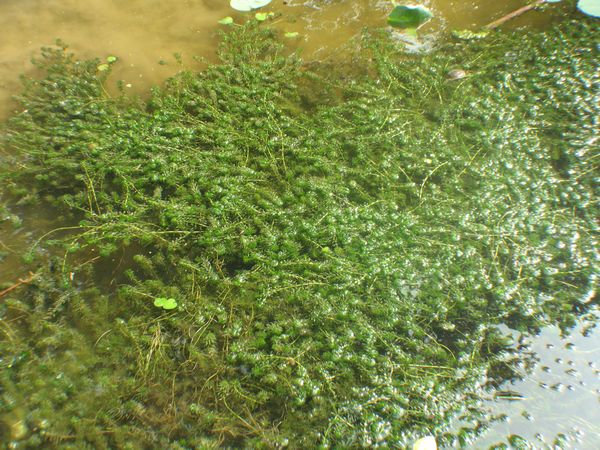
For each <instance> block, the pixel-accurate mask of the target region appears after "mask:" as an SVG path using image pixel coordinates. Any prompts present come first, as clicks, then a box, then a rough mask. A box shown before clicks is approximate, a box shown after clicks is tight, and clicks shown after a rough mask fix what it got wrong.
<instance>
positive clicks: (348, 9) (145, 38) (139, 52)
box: [0, 0, 558, 118]
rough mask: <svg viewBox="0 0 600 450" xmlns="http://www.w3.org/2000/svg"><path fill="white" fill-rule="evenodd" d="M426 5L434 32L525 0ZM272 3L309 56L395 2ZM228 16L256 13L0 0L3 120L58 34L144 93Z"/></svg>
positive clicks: (374, 20) (538, 20)
mask: <svg viewBox="0 0 600 450" xmlns="http://www.w3.org/2000/svg"><path fill="white" fill-rule="evenodd" d="M423 3H424V4H426V5H428V6H429V7H430V8H431V9H432V10H433V11H434V14H435V18H434V20H432V21H431V22H430V23H429V24H427V25H425V26H424V27H423V30H424V32H435V31H436V30H439V29H441V28H447V27H449V28H460V29H462V28H471V29H475V28H478V27H480V26H482V25H484V24H486V23H488V22H490V21H492V20H494V19H496V18H498V17H501V16H502V15H504V14H506V13H508V12H510V11H513V10H514V9H516V8H518V7H520V6H522V4H523V3H524V2H523V1H521V0H507V1H504V2H498V1H494V0H478V1H449V0H430V1H426V2H423ZM267 9H268V10H269V11H273V12H276V13H281V16H280V17H278V18H277V19H276V22H277V26H278V27H280V28H281V29H282V30H284V31H297V32H299V33H300V35H299V37H298V39H297V40H296V41H297V45H298V47H299V48H302V49H303V50H304V55H305V56H307V57H315V56H317V57H319V56H323V55H325V54H327V53H328V52H329V51H330V50H332V49H336V48H337V47H339V46H341V45H343V44H344V43H345V42H347V41H348V40H349V39H350V38H351V37H352V36H355V35H357V34H358V33H360V32H361V30H362V29H363V27H365V26H380V25H381V24H384V23H385V19H386V15H387V13H388V12H389V11H390V2H385V1H379V0H354V1H339V0H328V1H301V0H288V1H281V0H275V1H274V2H273V3H271V5H269V6H268V7H267V8H265V10H267ZM557 11H558V7H553V8H552V10H551V11H544V12H530V13H527V15H526V16H525V17H522V18H519V19H517V20H515V21H514V22H512V23H511V26H520V25H525V24H527V25H528V26H532V25H534V24H535V25H538V24H543V23H546V22H547V21H549V20H551V19H553V18H556V17H557ZM228 15H231V16H233V17H234V18H235V20H236V21H237V22H238V23H239V22H242V21H244V20H247V18H249V17H252V14H251V13H246V14H244V13H237V12H236V11H233V10H232V9H231V8H230V7H229V5H228V2H227V1H226V0H180V1H177V2H164V1H157V0H149V1H148V0H146V1H141V0H132V1H129V2H117V1H115V0H96V1H94V2H81V1H78V0H44V1H42V0H5V1H3V2H1V3H0V28H1V29H2V35H3V38H2V41H1V43H0V53H1V54H2V60H1V62H0V118H3V117H6V116H7V115H8V114H9V112H11V111H13V110H14V109H15V104H14V103H13V102H11V101H10V98H11V96H12V95H13V94H14V93H15V92H18V89H19V74H21V73H28V72H30V71H31V69H32V66H31V63H30V60H31V58H32V57H33V56H35V55H36V54H37V53H38V51H39V49H40V47H42V46H47V45H51V44H53V43H54V42H55V40H56V39H61V40H62V41H64V42H65V43H67V44H68V45H69V46H70V47H71V48H72V50H74V51H75V52H77V53H78V54H79V55H81V56H83V57H92V56H93V57H104V56H107V55H109V54H110V55H117V56H118V57H119V58H120V59H121V63H120V64H119V65H118V67H117V69H116V70H115V79H117V78H118V79H122V80H123V81H124V82H125V84H126V85H130V87H129V89H130V90H131V91H133V92H144V91H145V90H146V89H147V88H148V87H149V86H151V85H154V84H157V83H160V82H161V81H163V80H164V79H165V78H166V77H168V76H170V75H173V74H174V73H175V72H177V71H178V69H179V66H178V64H177V63H176V62H175V59H174V58H173V54H174V53H176V52H177V53H181V54H182V56H183V58H184V63H186V64H192V63H193V60H192V56H196V55H197V56H201V57H207V58H211V57H213V56H214V51H215V47H216V45H217V41H218V40H217V37H216V31H217V30H218V29H219V27H220V25H219V24H218V23H217V21H218V20H219V19H221V18H223V17H225V16H228ZM161 61H162V63H161ZM165 63H166V64H165Z"/></svg>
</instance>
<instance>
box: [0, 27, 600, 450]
mask: <svg viewBox="0 0 600 450" xmlns="http://www.w3.org/2000/svg"><path fill="white" fill-rule="evenodd" d="M597 33H598V29H597V26H596V25H594V24H586V23H579V24H563V25H560V26H559V27H557V29H555V30H553V31H550V32H547V33H523V32H519V33H515V34H510V35H500V34H498V35H492V36H489V37H487V38H485V39H482V40H478V41H474V42H470V43H452V42H450V43H447V44H445V45H444V46H443V47H442V48H440V49H439V50H438V51H437V52H435V53H433V54H430V55H427V56H407V55H405V54H402V53H401V52H400V51H399V50H398V48H397V47H396V45H395V44H394V43H393V42H392V41H391V40H390V39H389V37H388V36H387V35H386V34H383V33H381V34H380V33H378V32H373V33H370V34H369V33H367V34H365V36H364V37H363V39H362V40H361V41H360V42H359V43H358V44H359V45H358V46H359V49H358V50H357V51H356V52H355V53H354V54H353V56H352V61H349V62H348V63H347V64H345V65H344V64H341V65H337V66H331V65H328V64H326V63H314V64H310V65H304V64H302V63H301V61H300V60H299V59H298V58H297V57H296V56H294V55H291V56H288V54H287V53H286V52H285V49H284V48H282V47H281V46H280V45H279V44H278V41H277V37H276V36H275V35H274V34H273V32H272V31H269V30H266V29H262V28H260V27H257V26H255V25H248V26H244V27H238V28H236V29H234V30H232V31H231V33H229V34H226V35H224V36H223V44H222V48H221V51H220V57H221V61H222V62H221V63H220V64H216V65H212V66H210V67H209V68H207V69H205V70H202V71H191V70H190V71H184V72H183V73H181V74H180V75H178V76H176V77H175V78H173V79H171V80H169V81H168V82H167V83H166V84H165V86H164V87H162V88H157V89H155V90H154V91H153V92H152V95H151V97H150V99H149V100H147V101H141V100H140V101H131V100H130V99H127V98H126V97H124V96H123V97H111V96H109V95H108V94H107V92H106V91H105V89H104V84H105V83H106V82H107V76H108V72H109V70H106V69H107V65H106V64H101V61H99V60H91V61H81V60H78V59H76V58H75V57H74V56H73V55H71V54H70V53H68V51H67V50H66V49H64V48H61V47H58V48H52V49H51V48H48V49H44V50H43V53H42V58H41V59H39V60H38V61H37V64H38V67H39V68H40V70H41V72H43V73H44V74H45V75H44V76H43V77H42V78H40V79H26V80H25V88H24V91H23V93H22V95H21V96H20V97H19V100H20V102H21V105H22V107H23V112H22V113H20V114H18V115H16V116H15V117H13V118H12V119H11V120H10V122H9V124H8V126H7V129H6V131H5V133H4V140H5V148H6V152H5V153H4V156H3V161H4V163H3V168H2V175H1V176H2V179H1V182H2V185H3V186H4V187H6V188H7V190H9V191H10V192H11V195H12V197H11V198H12V199H17V200H18V201H19V202H20V203H21V204H29V205H34V207H41V206H44V207H51V208H54V210H55V211H56V213H57V214H61V215H63V216H65V217H70V218H71V219H70V221H71V225H70V226H69V227H62V229H61V230H57V231H56V232H55V233H50V234H49V235H48V236H47V237H45V238H44V239H42V240H41V241H40V242H39V243H38V245H37V246H36V249H37V250H34V251H32V253H31V255H29V256H30V259H31V264H32V267H33V270H34V273H36V274H37V277H36V278H35V279H34V280H32V281H31V282H30V283H28V284H27V286H22V287H20V288H19V289H15V290H13V291H11V293H9V294H8V295H6V296H5V297H4V298H2V299H1V301H2V303H1V305H0V318H1V319H2V329H1V330H0V331H1V335H2V341H0V349H1V354H2V360H1V361H0V364H1V368H2V370H1V371H0V386H1V388H0V389H1V391H0V413H1V417H2V420H1V423H2V427H3V428H2V430H1V433H2V440H4V441H11V440H12V441H13V443H14V446H15V448H27V447H28V446H29V447H32V446H34V447H35V446H40V445H42V444H44V445H46V446H48V447H53V446H55V447H60V448H210V447H218V446H223V447H227V446H229V447H235V448H244V447H245V448H271V447H283V446H288V447H289V448H298V449H300V448H302V449H304V448H315V447H318V446H320V447H323V448H359V447H374V446H381V447H402V446H404V445H408V444H410V443H411V442H412V441H413V440H414V438H415V437H418V436H422V435H424V434H434V435H436V436H437V437H438V440H439V441H440V442H446V443H448V442H452V441H453V440H456V439H458V440H459V441H460V442H467V441H468V439H469V437H470V436H472V435H474V434H476V433H478V432H481V431H482V430H483V429H484V428H485V426H486V424H487V423H488V421H489V420H490V418H489V417H485V416H484V415H482V414H481V413H479V412H478V402H480V399H481V397H482V396H483V395H484V394H485V388H486V387H487V386H493V385H494V384H496V383H498V382H500V381H502V380H504V379H506V377H510V376H511V373H512V372H511V370H510V361H511V358H512V356H511V353H510V352H509V350H508V347H507V342H508V341H507V338H506V337H505V336H504V335H503V333H502V331H501V329H502V328H501V327H499V325H500V324H507V325H509V326H510V327H512V328H514V329H518V330H523V331H535V330H536V329H538V328H539V327H540V326H543V325H545V324H547V323H558V324H560V325H561V326H563V327H568V326H570V325H572V324H573V323H574V320H575V318H576V317H577V316H578V315H581V314H583V313H585V312H586V311H588V310H589V308H591V307H592V305H593V304H594V303H595V298H594V297H593V295H590V292H593V286H594V279H595V276H596V275H597V272H598V266H597V255H596V254H595V253H594V243H595V241H594V239H595V238H596V236H597V231H598V226H597V223H596V221H595V218H596V217H597V214H598V208H597V203H596V200H595V198H594V196H595V194H596V193H597V192H594V189H597V184H596V185H594V182H595V181H597V177H598V172H597V170H596V168H597V156H598V155H597V152H596V150H597V149H596V147H595V140H596V139H597V137H596V136H595V133H597V131H598V130H597V122H596V121H597V118H598V117H600V114H599V113H600V111H598V102H597V100H598V99H597V97H595V96H596V95H597V92H598V89H597V87H598V71H597V66H596V61H597V60H598V59H597V56H598V55H597V54H596V48H595V39H596V38H597V36H598V34H597ZM100 66H102V67H101V70H99V67H100ZM451 69H461V70H464V71H465V74H466V76H465V77H463V78H461V79H458V80H457V79H449V78H448V75H447V73H448V71H449V70H451ZM595 158H596V159H595ZM50 239H52V240H53V241H54V242H55V243H58V244H60V245H61V246H62V248H64V251H62V252H61V253H60V254H59V256H54V257H44V255H45V252H40V251H39V249H40V248H44V247H47V246H48V245H49V244H50V242H49V240H50ZM63 253H64V256H63ZM55 254H56V253H55ZM90 261H94V262H93V263H92V262H90ZM157 299H159V300H157ZM167 305H168V308H167V307H166V306H167ZM453 417H463V418H466V419H468V420H469V422H468V423H469V426H468V427H465V428H463V429H462V430H461V431H460V432H459V433H458V434H456V433H446V432H447V431H448V426H449V423H450V421H451V419H452V418H453Z"/></svg>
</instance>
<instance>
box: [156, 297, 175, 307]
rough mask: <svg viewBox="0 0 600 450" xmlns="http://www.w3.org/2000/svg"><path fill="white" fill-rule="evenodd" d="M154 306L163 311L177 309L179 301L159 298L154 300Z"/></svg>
mask: <svg viewBox="0 0 600 450" xmlns="http://www.w3.org/2000/svg"><path fill="white" fill-rule="evenodd" d="M154 306H156V307H158V308H162V309H166V310H169V309H175V308H177V301H176V300H175V299H174V298H165V297H158V298H155V299H154Z"/></svg>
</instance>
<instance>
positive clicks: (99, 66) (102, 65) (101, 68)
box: [96, 64, 109, 72]
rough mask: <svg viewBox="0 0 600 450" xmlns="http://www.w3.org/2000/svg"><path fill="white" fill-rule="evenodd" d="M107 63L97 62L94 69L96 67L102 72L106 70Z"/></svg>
mask: <svg viewBox="0 0 600 450" xmlns="http://www.w3.org/2000/svg"><path fill="white" fill-rule="evenodd" d="M108 67H109V66H108V64H98V66H97V67H96V69H98V72H104V71H106V70H108Z"/></svg>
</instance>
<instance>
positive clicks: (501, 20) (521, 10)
mask: <svg viewBox="0 0 600 450" xmlns="http://www.w3.org/2000/svg"><path fill="white" fill-rule="evenodd" d="M543 3H546V0H536V1H535V2H533V3H530V4H529V5H526V6H523V7H522V8H519V9H517V10H516V11H513V12H511V13H509V14H507V15H505V16H503V17H500V18H499V19H498V20H494V21H493V22H490V23H488V24H487V25H485V26H484V27H483V28H484V29H486V30H493V29H494V28H497V27H499V26H500V25H502V24H503V23H504V22H507V21H509V20H510V19H514V18H515V17H517V16H520V15H521V14H523V13H526V12H527V11H531V10H532V9H535V8H537V7H538V6H540V5H541V4H543Z"/></svg>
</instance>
